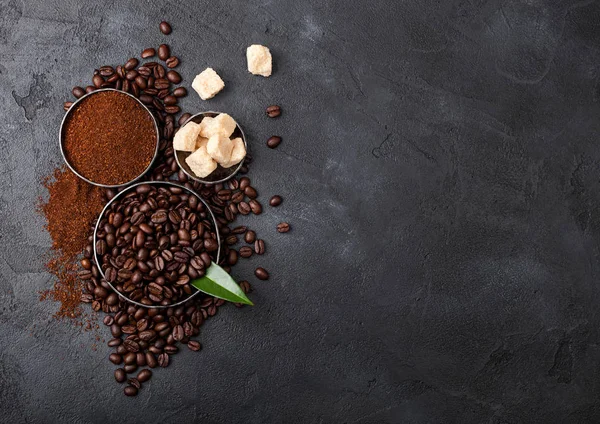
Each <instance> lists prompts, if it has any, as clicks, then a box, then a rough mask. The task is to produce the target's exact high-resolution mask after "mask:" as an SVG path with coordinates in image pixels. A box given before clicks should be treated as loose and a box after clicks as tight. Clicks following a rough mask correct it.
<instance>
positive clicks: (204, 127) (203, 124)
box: [199, 116, 215, 138]
mask: <svg viewBox="0 0 600 424" xmlns="http://www.w3.org/2000/svg"><path fill="white" fill-rule="evenodd" d="M213 119H215V118H211V117H209V116H206V117H204V118H203V119H202V121H200V132H199V134H200V135H201V136H202V137H205V138H208V137H210V136H211V135H212V134H210V133H209V132H208V130H209V128H210V127H211V125H210V123H211V122H212V120H213Z"/></svg>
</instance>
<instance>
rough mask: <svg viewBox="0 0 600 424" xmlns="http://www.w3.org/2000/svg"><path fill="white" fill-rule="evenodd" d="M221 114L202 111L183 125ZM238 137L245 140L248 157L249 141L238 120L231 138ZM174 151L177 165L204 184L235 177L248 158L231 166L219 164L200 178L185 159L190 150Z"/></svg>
mask: <svg viewBox="0 0 600 424" xmlns="http://www.w3.org/2000/svg"><path fill="white" fill-rule="evenodd" d="M220 114H221V112H215V111H208V112H200V113H197V114H195V115H192V116H190V117H189V118H188V119H187V120H186V121H185V122H183V124H182V125H181V126H182V127H183V126H184V125H185V124H187V123H188V122H190V121H192V122H195V123H196V124H199V123H200V122H202V120H203V119H204V118H214V117H215V116H217V115H220ZM237 137H240V138H241V139H242V141H243V142H244V147H245V148H246V157H247V156H248V143H247V141H246V135H245V134H244V131H243V130H242V127H240V124H239V123H238V122H237V121H236V123H235V130H234V131H233V133H232V134H231V136H230V138H232V139H233V138H237ZM174 153H175V160H176V161H177V165H179V168H180V169H181V170H182V171H183V172H184V173H185V175H187V176H188V177H189V178H191V179H192V180H194V181H198V182H201V183H202V184H219V183H223V182H225V181H227V180H229V179H230V178H233V177H234V176H235V175H236V174H237V173H238V172H239V170H240V169H241V168H242V166H243V165H244V161H245V160H246V157H244V159H242V160H241V162H240V163H238V164H236V165H234V166H231V167H229V168H223V167H222V166H221V165H218V166H217V169H215V170H214V171H213V172H212V173H211V174H210V175H208V176H206V177H203V178H200V177H198V176H197V175H196V174H195V173H194V171H192V170H191V169H190V166H189V165H188V164H187V162H186V161H185V159H186V158H187V157H188V156H189V155H190V154H191V153H190V152H185V151H181V150H175V152H174Z"/></svg>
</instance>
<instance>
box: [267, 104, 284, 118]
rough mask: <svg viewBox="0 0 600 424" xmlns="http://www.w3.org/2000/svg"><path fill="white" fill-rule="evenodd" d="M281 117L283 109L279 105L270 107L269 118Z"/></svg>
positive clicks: (268, 109)
mask: <svg viewBox="0 0 600 424" xmlns="http://www.w3.org/2000/svg"><path fill="white" fill-rule="evenodd" d="M279 115H281V108H280V107H279V106H277V105H273V106H269V107H268V108H267V116H268V117H269V118H277V117H278V116H279Z"/></svg>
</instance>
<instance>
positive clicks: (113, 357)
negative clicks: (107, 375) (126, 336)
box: [108, 353, 123, 365]
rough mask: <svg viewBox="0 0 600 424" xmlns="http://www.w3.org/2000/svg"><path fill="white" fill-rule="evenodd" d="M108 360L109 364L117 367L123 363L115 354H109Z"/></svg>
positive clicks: (119, 356)
mask: <svg viewBox="0 0 600 424" xmlns="http://www.w3.org/2000/svg"><path fill="white" fill-rule="evenodd" d="M108 359H110V362H112V363H113V364H115V365H119V364H121V363H122V362H123V358H122V357H121V355H119V354H117V353H111V354H110V355H109V357H108Z"/></svg>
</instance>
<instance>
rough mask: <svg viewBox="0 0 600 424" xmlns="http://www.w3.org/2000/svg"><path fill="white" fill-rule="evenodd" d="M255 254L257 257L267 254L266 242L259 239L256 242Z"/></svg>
mask: <svg viewBox="0 0 600 424" xmlns="http://www.w3.org/2000/svg"><path fill="white" fill-rule="evenodd" d="M254 252H255V253H256V254H257V255H263V254H264V253H265V242H264V240H262V239H258V240H256V241H255V242H254Z"/></svg>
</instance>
